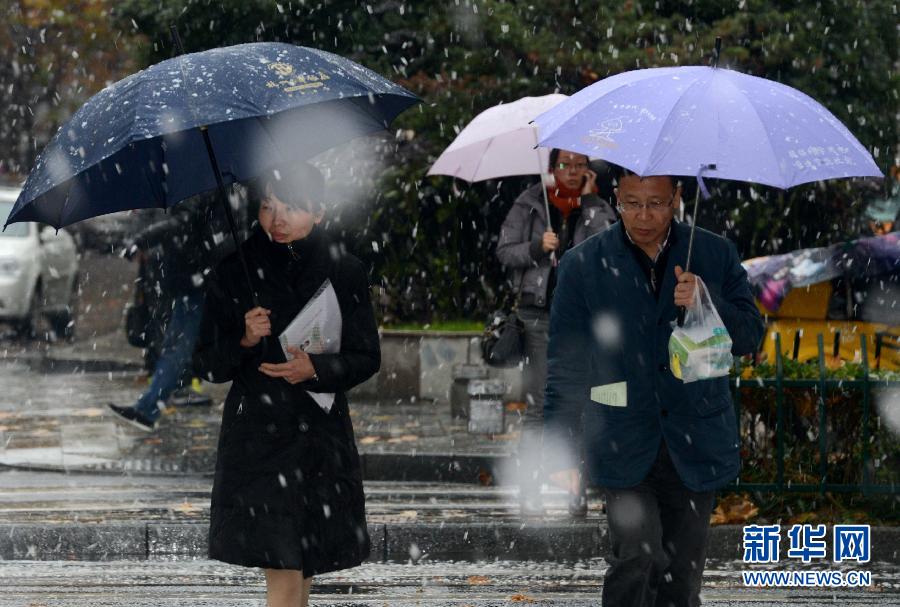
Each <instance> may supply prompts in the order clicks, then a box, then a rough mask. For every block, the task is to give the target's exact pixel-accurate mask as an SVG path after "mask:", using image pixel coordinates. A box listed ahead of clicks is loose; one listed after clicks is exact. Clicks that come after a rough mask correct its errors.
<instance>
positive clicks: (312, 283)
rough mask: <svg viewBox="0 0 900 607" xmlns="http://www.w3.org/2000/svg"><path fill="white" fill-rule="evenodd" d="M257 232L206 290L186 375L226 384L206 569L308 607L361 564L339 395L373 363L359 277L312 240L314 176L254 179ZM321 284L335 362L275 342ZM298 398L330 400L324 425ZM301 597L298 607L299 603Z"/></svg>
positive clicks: (276, 599)
mask: <svg viewBox="0 0 900 607" xmlns="http://www.w3.org/2000/svg"><path fill="white" fill-rule="evenodd" d="M259 189H260V193H261V204H260V210H259V226H257V227H256V228H255V229H254V230H253V232H252V235H251V236H250V238H249V239H248V240H247V241H246V242H245V243H244V244H243V245H241V248H242V249H243V252H244V255H245V256H246V259H247V263H248V266H249V270H250V275H251V280H252V281H253V289H254V290H255V291H256V293H257V295H258V297H259V304H260V305H259V307H254V306H253V303H252V298H251V295H250V291H249V287H248V285H247V280H246V278H245V276H244V274H243V271H242V268H241V266H240V260H239V258H238V257H237V256H236V255H232V256H231V257H229V258H226V259H225V260H224V261H223V262H222V264H221V265H220V266H219V268H218V269H217V271H216V275H215V276H214V277H213V279H212V280H210V281H209V286H208V291H207V299H206V311H205V314H204V319H203V326H202V328H201V331H200V337H199V339H198V343H197V347H196V350H195V353H194V366H195V371H196V372H197V373H198V375H200V376H201V377H204V378H205V379H208V380H209V381H212V382H227V381H232V382H233V383H232V386H231V390H230V391H229V393H228V397H227V399H226V401H225V410H224V413H223V416H222V430H221V435H220V437H219V448H218V449H219V450H218V458H217V461H216V473H215V481H214V485H213V493H212V506H211V523H210V531H209V555H210V557H211V558H214V559H217V560H221V561H225V562H228V563H235V564H238V565H244V566H248V567H261V568H263V569H265V572H266V590H267V600H268V605H270V606H273V607H274V606H281V605H291V606H295V605H298V604H299V605H302V606H303V607H305V606H306V605H307V601H308V597H309V589H310V584H311V578H312V576H314V575H316V574H319V573H325V572H328V571H334V570H338V569H346V568H350V567H354V566H356V565H358V564H360V563H361V562H362V561H363V560H364V559H365V558H366V557H367V556H368V554H369V547H370V542H369V535H368V532H367V529H366V519H365V497H364V495H363V486H362V474H361V470H360V461H359V454H358V452H357V450H356V444H355V442H354V437H353V427H352V424H351V422H350V414H349V409H348V406H347V398H346V396H345V394H344V393H345V392H346V391H347V390H349V389H350V388H352V387H353V386H355V385H357V384H359V383H361V382H363V381H365V380H366V379H367V378H369V377H371V376H372V375H373V374H374V373H375V372H376V371H377V370H378V368H379V365H380V363H381V352H380V348H379V340H378V331H377V327H376V324H375V317H374V314H373V311H372V306H371V304H370V299H369V287H368V281H367V277H366V273H365V270H364V268H363V266H362V264H361V262H360V261H359V260H358V259H356V258H355V257H353V256H351V255H348V254H347V253H345V252H343V251H342V250H341V248H340V247H339V246H337V245H336V244H333V243H331V242H330V241H329V239H328V237H327V235H326V234H325V233H324V232H323V230H322V229H321V228H320V227H318V224H319V222H320V221H321V220H322V210H321V206H320V201H321V200H322V194H323V191H324V183H323V179H322V176H321V174H320V173H319V172H318V171H317V170H316V169H314V168H312V167H309V166H307V165H304V166H302V167H300V168H299V169H297V168H292V169H291V170H290V171H284V172H283V173H282V174H280V175H279V173H277V172H276V173H274V176H272V177H269V178H264V179H263V180H262V183H261V184H260V188H259ZM326 279H330V280H331V284H332V285H333V287H334V289H335V292H336V294H337V299H338V303H339V307H340V313H341V316H342V331H341V348H340V352H339V353H337V354H306V353H305V352H303V351H301V350H299V349H296V348H291V349H290V350H289V352H290V354H291V357H292V360H290V361H287V360H286V357H285V355H284V354H283V353H282V349H281V346H280V344H279V342H278V340H277V336H278V335H280V334H281V333H282V332H283V331H284V329H285V327H287V325H288V324H289V323H290V322H291V321H292V320H293V319H294V318H295V317H296V316H297V314H298V313H299V312H300V310H301V309H302V308H303V306H304V304H306V303H307V302H308V301H309V300H310V299H311V298H312V297H313V295H314V294H315V293H316V291H317V290H318V289H319V287H320V286H321V285H322V284H323V282H324V281H325V280H326ZM308 392H334V393H336V394H335V400H334V403H333V405H332V406H331V409H330V411H329V412H326V411H325V410H324V409H323V408H322V407H320V406H319V405H318V404H317V403H316V402H315V401H314V400H313V399H312V398H311V397H310V396H309V394H308ZM298 597H299V599H298ZM298 600H299V603H298Z"/></svg>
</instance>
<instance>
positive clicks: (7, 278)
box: [0, 186, 78, 337]
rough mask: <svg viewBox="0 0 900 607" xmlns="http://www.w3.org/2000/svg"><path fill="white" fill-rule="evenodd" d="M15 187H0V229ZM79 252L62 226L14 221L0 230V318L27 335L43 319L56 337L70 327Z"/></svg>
mask: <svg viewBox="0 0 900 607" xmlns="http://www.w3.org/2000/svg"><path fill="white" fill-rule="evenodd" d="M18 195H19V188H10V187H2V186H0V229H2V224H4V223H6V218H7V217H8V216H9V213H10V211H12V208H13V204H14V203H15V201H16V198H17V197H18ZM77 296H78V251H77V250H76V247H75V241H74V240H73V239H72V236H71V235H70V234H69V233H68V232H66V231H65V230H59V231H57V230H56V229H55V228H53V227H50V226H45V227H43V228H39V226H38V224H36V223H31V222H27V223H14V224H12V225H10V226H9V227H8V228H6V231H5V232H0V321H3V322H8V323H12V324H13V325H14V326H15V328H16V330H17V331H18V332H19V333H20V334H21V335H25V336H28V337H33V336H35V335H39V334H41V333H42V332H43V326H44V324H43V320H44V319H46V320H47V321H48V323H49V327H48V328H49V329H51V330H52V331H53V333H55V334H56V336H58V337H70V336H71V335H72V334H73V330H74V327H75V310H76V302H77Z"/></svg>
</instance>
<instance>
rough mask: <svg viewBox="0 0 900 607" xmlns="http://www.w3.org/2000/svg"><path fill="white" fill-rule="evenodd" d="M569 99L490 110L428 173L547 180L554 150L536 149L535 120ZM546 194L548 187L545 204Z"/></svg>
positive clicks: (520, 102) (534, 101) (546, 97)
mask: <svg viewBox="0 0 900 607" xmlns="http://www.w3.org/2000/svg"><path fill="white" fill-rule="evenodd" d="M567 98H568V97H567V96H566V95H560V94H553V95H544V96H542V97H523V98H521V99H519V100H518V101H513V102H512V103H502V104H500V105H495V106H494V107H492V108H488V109H486V110H485V111H483V112H481V113H480V114H478V115H477V116H475V118H473V119H472V122H470V123H469V124H467V125H466V128H464V129H463V130H462V131H461V132H460V134H459V135H457V137H456V139H454V140H453V143H451V144H450V145H449V147H447V149H446V150H444V152H443V153H442V154H441V155H440V156H439V157H438V159H437V160H436V161H435V163H434V164H433V165H432V166H431V169H429V171H428V174H429V175H449V176H451V177H456V178H458V179H463V180H465V181H468V182H470V183H471V182H475V181H484V180H485V179H498V178H500V177H510V176H513V175H541V178H542V179H543V175H544V173H545V172H546V171H547V162H548V158H549V156H550V151H549V150H548V149H546V148H537V149H535V146H537V142H538V134H537V126H536V125H533V124H531V122H532V121H533V120H534V119H535V118H537V117H538V116H539V115H540V114H542V113H544V112H546V111H547V110H549V109H550V108H552V107H554V106H555V105H557V104H558V103H560V102H562V101H564V100H566V99H567ZM546 197H547V192H546V189H545V190H544V204H545V205H547V200H546ZM547 216H548V217H549V216H550V210H549V208H548V209H547Z"/></svg>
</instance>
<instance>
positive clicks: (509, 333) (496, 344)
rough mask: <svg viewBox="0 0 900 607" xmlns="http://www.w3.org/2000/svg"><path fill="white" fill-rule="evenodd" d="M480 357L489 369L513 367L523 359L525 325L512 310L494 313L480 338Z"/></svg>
mask: <svg viewBox="0 0 900 607" xmlns="http://www.w3.org/2000/svg"><path fill="white" fill-rule="evenodd" d="M481 357H482V358H483V359H484V362H485V364H487V365H488V366H491V367H497V368H500V369H506V368H509V367H515V366H517V365H518V364H519V363H520V362H522V359H523V358H524V357H525V323H524V322H522V319H521V318H519V314H518V312H517V311H516V310H515V309H513V310H511V311H509V312H505V311H503V310H499V311H497V312H495V313H494V314H493V316H492V318H491V319H490V321H489V322H488V325H487V327H485V329H484V335H483V336H482V337H481Z"/></svg>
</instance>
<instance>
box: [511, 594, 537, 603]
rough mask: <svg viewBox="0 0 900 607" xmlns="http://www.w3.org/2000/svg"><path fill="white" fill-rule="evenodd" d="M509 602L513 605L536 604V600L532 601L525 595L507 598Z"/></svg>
mask: <svg viewBox="0 0 900 607" xmlns="http://www.w3.org/2000/svg"><path fill="white" fill-rule="evenodd" d="M509 600H510V601H512V602H513V603H537V601H536V600H534V599H533V598H531V597H530V596H528V595H527V594H514V595H512V596H511V597H509Z"/></svg>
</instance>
